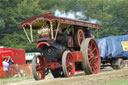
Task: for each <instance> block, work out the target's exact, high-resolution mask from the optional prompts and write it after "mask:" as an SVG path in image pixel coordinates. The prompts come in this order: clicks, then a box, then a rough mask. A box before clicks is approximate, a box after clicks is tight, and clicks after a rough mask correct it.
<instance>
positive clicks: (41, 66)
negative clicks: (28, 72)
mask: <svg viewBox="0 0 128 85" xmlns="http://www.w3.org/2000/svg"><path fill="white" fill-rule="evenodd" d="M32 73H33V77H34V78H35V80H42V79H44V78H45V60H44V58H43V57H42V56H41V55H37V56H34V58H33V60H32Z"/></svg>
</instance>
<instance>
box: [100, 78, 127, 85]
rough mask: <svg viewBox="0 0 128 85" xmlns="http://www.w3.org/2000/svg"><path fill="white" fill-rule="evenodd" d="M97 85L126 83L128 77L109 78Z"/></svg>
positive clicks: (125, 84) (122, 84) (120, 84)
mask: <svg viewBox="0 0 128 85" xmlns="http://www.w3.org/2000/svg"><path fill="white" fill-rule="evenodd" d="M98 85H128V77H127V78H125V79H124V78H121V79H120V80H109V81H106V82H102V83H100V84H98Z"/></svg>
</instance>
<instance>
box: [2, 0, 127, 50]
mask: <svg viewBox="0 0 128 85" xmlns="http://www.w3.org/2000/svg"><path fill="white" fill-rule="evenodd" d="M56 10H59V11H62V12H69V11H72V12H79V11H80V12H82V13H83V15H84V16H85V17H84V18H82V20H86V21H90V20H96V21H97V22H96V23H98V24H100V26H101V27H100V29H99V30H98V36H97V35H96V38H102V37H107V36H116V35H124V34H127V33H128V31H127V28H128V23H127V21H128V0H0V46H5V47H10V48H18V49H19V48H20V49H26V51H34V50H35V45H33V44H32V45H30V44H29V42H28V41H27V39H26V37H25V34H24V32H23V30H22V29H21V28H20V23H21V22H22V21H24V20H26V19H28V18H30V17H32V16H35V15H41V14H43V13H46V12H52V13H53V14H54V13H55V11H56Z"/></svg>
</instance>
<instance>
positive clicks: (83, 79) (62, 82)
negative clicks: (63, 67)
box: [1, 69, 128, 85]
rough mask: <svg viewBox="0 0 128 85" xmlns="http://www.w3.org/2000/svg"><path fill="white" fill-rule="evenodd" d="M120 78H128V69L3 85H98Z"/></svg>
mask: <svg viewBox="0 0 128 85" xmlns="http://www.w3.org/2000/svg"><path fill="white" fill-rule="evenodd" d="M120 78H128V69H123V70H113V71H105V72H100V73H99V74H94V75H84V73H79V74H77V75H76V76H75V77H72V78H57V79H54V78H50V79H45V80H41V81H35V80H34V79H29V80H22V81H13V82H9V83H4V84H1V85H96V84H98V83H100V82H103V81H106V82H109V81H110V80H115V79H120Z"/></svg>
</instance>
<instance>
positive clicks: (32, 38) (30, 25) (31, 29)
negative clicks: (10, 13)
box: [30, 25, 33, 42]
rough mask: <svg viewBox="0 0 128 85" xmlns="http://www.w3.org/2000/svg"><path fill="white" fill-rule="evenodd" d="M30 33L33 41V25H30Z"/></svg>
mask: <svg viewBox="0 0 128 85" xmlns="http://www.w3.org/2000/svg"><path fill="white" fill-rule="evenodd" d="M30 35H31V41H32V42H33V32H32V25H30Z"/></svg>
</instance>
